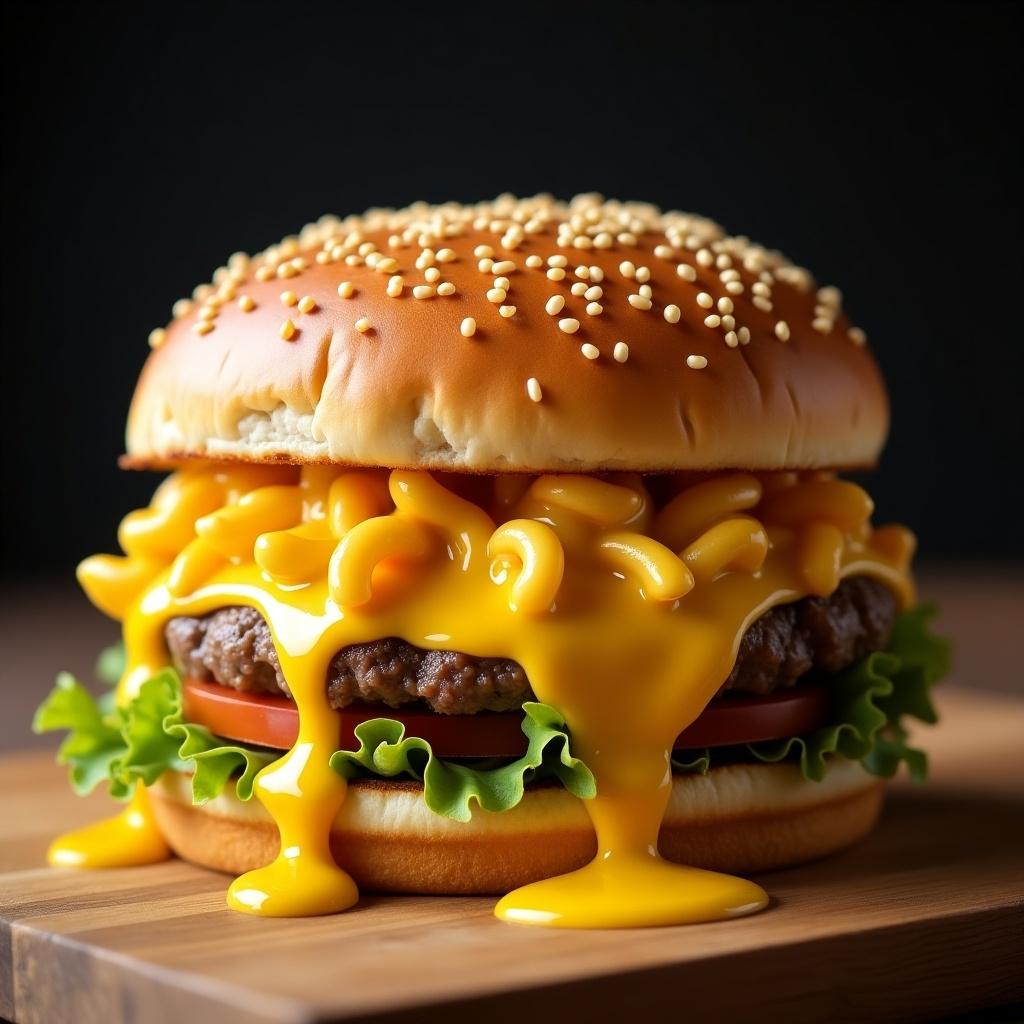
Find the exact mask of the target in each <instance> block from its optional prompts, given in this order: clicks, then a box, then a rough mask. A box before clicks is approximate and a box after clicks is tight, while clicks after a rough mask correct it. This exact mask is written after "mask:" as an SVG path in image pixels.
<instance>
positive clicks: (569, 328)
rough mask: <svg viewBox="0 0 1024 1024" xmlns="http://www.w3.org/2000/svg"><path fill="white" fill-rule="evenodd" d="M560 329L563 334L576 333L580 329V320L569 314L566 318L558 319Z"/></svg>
mask: <svg viewBox="0 0 1024 1024" xmlns="http://www.w3.org/2000/svg"><path fill="white" fill-rule="evenodd" d="M558 329H559V330H560V331H561V332H562V333H563V334H575V333H576V332H577V331H578V330H579V329H580V322H579V320H575V319H573V318H572V317H571V316H568V317H566V318H565V319H564V320H559V321H558Z"/></svg>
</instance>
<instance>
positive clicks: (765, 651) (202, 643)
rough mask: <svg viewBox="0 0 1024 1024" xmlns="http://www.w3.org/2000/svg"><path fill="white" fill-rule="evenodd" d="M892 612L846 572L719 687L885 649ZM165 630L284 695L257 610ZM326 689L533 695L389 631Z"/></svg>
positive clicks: (204, 666)
mask: <svg viewBox="0 0 1024 1024" xmlns="http://www.w3.org/2000/svg"><path fill="white" fill-rule="evenodd" d="M896 614H897V604H896V598H895V596H894V595H893V593H892V591H891V590H889V588H888V587H886V586H885V585H884V584H883V583H881V582H879V581H877V580H873V579H869V578H868V577H864V576H855V577H851V578H849V579H846V580H843V581H842V582H841V583H840V585H839V587H838V588H837V589H836V590H835V591H834V592H833V593H832V594H831V595H830V596H829V597H826V598H819V597H805V598H803V599H802V600H800V601H797V602H795V603H793V604H788V605H780V606H778V607H775V608H773V609H771V610H770V611H768V612H766V613H765V614H764V615H763V616H762V617H761V618H759V619H758V620H757V621H756V622H755V623H754V624H753V625H752V626H751V627H750V628H749V629H748V630H747V632H746V633H745V634H744V636H743V639H742V641H741V643H740V648H739V652H738V655H737V659H736V664H735V667H734V668H733V670H732V672H731V673H730V675H729V677H728V679H726V681H725V682H724V683H723V685H722V687H721V689H720V690H719V694H720V695H721V694H724V693H727V692H735V693H749V694H757V695H769V694H772V693H776V692H778V691H781V690H786V689H789V688H791V687H793V686H794V685H795V684H796V683H797V682H798V680H800V679H802V678H804V677H806V676H808V675H809V674H811V673H835V672H840V671H842V670H843V669H845V668H847V667H849V666H850V665H852V664H854V663H855V662H857V661H859V660H860V659H861V658H864V657H866V656H867V655H868V654H871V653H873V652H874V651H879V650H883V649H884V648H885V646H886V644H887V643H888V641H889V636H890V633H891V631H892V626H893V622H894V621H895V618H896ZM165 635H166V639H167V644H168V647H169V649H170V653H171V656H172V658H173V661H174V664H175V667H176V668H177V669H178V671H179V672H181V673H182V675H184V676H187V677H189V678H192V679H197V680H200V681H203V682H216V683H219V684H221V685H223V686H229V687H231V688H232V689H235V690H238V691H240V692H243V693H267V694H273V695H284V696H289V693H288V685H287V683H286V681H285V679H284V675H283V674H282V672H281V665H280V661H279V659H278V655H277V651H276V650H275V648H274V643H273V640H272V638H271V635H270V630H269V628H268V626H267V623H266V621H265V620H264V619H263V617H262V616H261V615H260V613H259V612H258V611H256V610H255V609H253V608H249V607H241V606H239V607H229V608H223V609H220V610H219V611H216V612H213V613H212V614H210V615H207V616H204V617H201V618H192V617H178V618H175V619H172V620H171V621H170V622H169V623H168V626H167V629H166V634H165ZM327 692H328V699H329V701H330V704H331V706H332V707H333V708H335V709H341V708H345V707H348V706H350V705H351V704H353V703H356V702H365V703H380V704H385V705H387V706H388V707H391V708H397V707H400V706H402V705H405V704H410V703H413V702H416V703H420V704H425V705H427V706H428V707H429V708H430V709H431V710H432V711H435V712H438V713H440V714H447V715H458V714H473V713H475V712H478V711H513V710H519V708H520V707H521V706H522V704H523V702H524V701H531V700H536V697H535V696H534V694H533V691H532V689H531V687H530V682H529V680H528V678H527V677H526V673H525V672H524V671H523V669H522V667H521V666H520V665H519V664H517V663H516V662H515V661H511V660H509V659H505V658H474V657H471V656H469V655H467V654H464V653H461V652H459V651H446V650H440V651H438V650H425V649H423V648H421V647H417V646H415V645H413V644H409V643H406V642H405V641H403V640H400V639H397V638H395V637H389V638H384V639H381V640H376V641H373V642H371V643H364V644H353V645H351V646H348V647H345V648H344V649H342V650H341V651H339V652H338V653H337V654H336V655H335V656H334V658H333V659H332V660H331V663H330V667H329V669H328V676H327Z"/></svg>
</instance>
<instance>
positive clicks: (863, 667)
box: [33, 607, 950, 821]
mask: <svg viewBox="0 0 1024 1024" xmlns="http://www.w3.org/2000/svg"><path fill="white" fill-rule="evenodd" d="M934 614H935V610H934V608H930V607H920V608H917V609H914V610H913V611H910V612H907V613H905V614H904V615H902V616H900V618H899V619H898V620H897V622H896V624H895V627H894V629H893V633H892V639H891V641H890V643H889V647H888V649H887V650H885V651H879V652H876V653H875V654H871V655H869V656H868V657H867V658H864V659H863V660H862V661H860V662H859V663H858V664H856V665H854V666H852V667H851V668H849V669H848V670H846V671H845V672H842V673H839V674H838V675H837V676H835V678H833V679H832V680H830V682H829V692H830V694H831V697H832V707H831V711H830V715H829V723H828V724H827V725H824V726H822V727H821V728H819V729H815V730H814V731H813V732H810V733H807V734H805V735H803V736H794V737H790V738H788V739H783V740H773V741H770V742H763V743H754V744H750V745H747V746H745V747H716V748H713V749H711V750H690V751H679V752H677V753H676V755H675V756H674V758H673V761H672V764H673V767H674V769H675V770H676V771H679V772H699V773H701V774H704V773H706V772H707V771H709V770H710V769H711V768H712V767H714V766H715V765H716V764H721V763H728V762H731V761H735V760H736V759H737V757H739V758H741V759H743V758H746V759H753V760H757V761H763V762H767V763H776V762H781V761H787V762H793V763H796V764H798V765H799V766H800V770H801V771H802V772H803V774H804V776H805V777H806V778H808V779H816V780H817V779H821V778H823V777H824V775H825V773H826V771H827V769H828V764H829V762H830V760H831V759H832V758H833V757H834V756H841V757H845V758H849V759H851V760H855V761H859V762H860V763H861V764H863V765H864V767H865V768H866V769H867V770H868V771H869V772H872V773H873V774H875V775H878V776H882V777H885V778H888V777H890V776H892V775H893V774H895V772H896V771H897V770H898V769H899V766H900V765H901V764H906V766H907V769H908V771H909V774H910V776H911V778H913V779H915V780H920V779H923V778H924V776H925V774H926V772H927V759H926V757H925V755H924V753H923V752H922V751H920V750H917V749H915V748H913V747H911V746H910V745H909V743H908V730H907V727H906V724H905V721H906V720H907V719H917V720H918V721H922V722H935V721H936V720H937V717H938V716H937V715H936V713H935V708H934V707H933V705H932V702H931V696H930V693H931V688H932V687H933V686H934V685H935V683H936V682H937V681H938V680H939V679H940V678H941V677H942V676H943V675H944V674H945V673H946V671H947V670H948V667H949V660H950V649H949V644H948V642H947V641H945V640H943V639H940V638H939V637H936V636H934V635H932V634H931V633H930V632H929V631H928V628H927V626H928V622H929V620H930V619H931V618H932V616H933V615H934ZM123 664H124V655H123V651H121V650H120V649H119V648H116V647H115V648H108V649H107V650H106V651H104V652H103V654H102V655H101V657H100V663H99V666H98V674H99V675H101V676H102V677H103V678H105V679H106V680H107V681H109V682H114V681H116V679H117V678H118V677H119V676H120V674H121V671H122V670H123ZM523 714H524V717H523V722H522V729H523V733H524V734H525V736H526V739H527V749H526V752H525V753H524V754H523V755H522V757H520V758H518V759H516V760H513V761H504V762H502V761H474V762H456V761H448V760H444V759H442V758H439V757H437V756H436V755H435V754H434V752H433V751H432V749H431V747H430V744H429V743H427V742H426V741H425V740H423V739H420V738H418V737H415V736H406V735H405V728H404V726H403V725H402V724H401V723H400V722H398V721H395V720H393V719H389V718H375V719H372V720H370V721H367V722H363V723H362V724H360V725H359V726H357V727H356V731H355V732H356V739H357V740H358V741H359V747H358V749H357V750H339V751H337V752H336V753H335V754H334V755H333V756H332V757H331V761H330V764H331V767H332V768H333V769H334V770H335V771H336V772H338V774H339V775H341V776H343V777H344V778H347V779H352V778H365V777H378V778H379V777H384V778H395V777H397V776H403V777H406V778H410V779H415V780H418V781H419V782H422V783H423V798H424V801H425V802H426V804H427V806H428V807H429V808H430V809H431V810H432V811H434V812H436V813H437V814H441V815H444V816H446V817H449V818H453V819H455V820H457V821H467V820H469V818H470V817H471V816H472V811H473V808H474V807H477V806H478V807H481V808H483V809H484V810H487V811H495V812H497V811H505V810H509V809H510V808H512V807H515V806H516V805H517V804H518V803H519V802H520V801H521V800H522V798H523V793H524V791H525V789H526V787H527V786H528V785H529V784H530V783H531V782H536V781H539V780H541V779H545V778H549V779H557V780H558V781H559V782H561V784H562V785H563V786H564V787H565V788H566V789H567V790H568V791H569V792H570V793H572V794H573V795H574V796H577V797H580V798H582V799H586V798H589V797H592V796H593V795H594V794H595V792H596V784H595V781H594V776H593V774H592V773H591V771H590V769H589V768H588V767H587V766H586V765H585V764H584V763H583V762H582V761H581V760H580V759H579V758H577V757H574V756H573V755H572V753H571V750H570V738H569V732H568V729H567V727H566V723H565V720H564V719H563V718H562V716H561V715H560V714H559V713H558V712H557V711H556V710H555V709H554V708H552V707H549V706H548V705H546V704H540V703H535V702H529V703H526V704H524V705H523ZM33 729H34V730H35V731H36V732H50V731H54V730H64V731H66V732H67V736H66V737H65V739H64V741H63V742H62V743H61V746H60V748H59V750H58V752H57V760H58V761H59V762H60V763H62V764H66V765H68V768H69V775H70V779H71V785H72V787H73V788H74V789H75V791H76V792H78V793H88V792H91V791H92V790H93V789H95V788H96V787H97V786H98V785H100V784H101V783H103V782H106V783H107V784H108V786H109V789H110V793H111V795H112V796H114V797H115V798H117V799H122V800H123V799H127V798H128V797H129V796H130V795H131V793H132V791H133V790H134V788H135V786H136V785H137V784H138V783H139V782H141V783H142V784H143V785H144V786H151V785H152V784H153V783H154V782H156V780H157V779H159V778H160V776H161V775H162V774H163V773H164V772H166V771H178V772H185V773H188V774H190V775H191V777H192V799H193V802H194V803H196V804H203V803H206V802H207V801H209V800H212V799H213V798H214V797H216V796H218V795H219V794H220V793H222V792H224V790H225V789H226V788H227V787H228V786H229V785H232V784H233V786H234V792H235V794H236V795H237V796H238V798H239V799H241V800H249V799H251V798H252V790H253V781H254V780H255V778H256V775H257V773H258V772H259V771H260V770H261V769H263V768H265V767H266V766H267V765H269V764H271V763H272V762H273V761H275V760H276V759H277V758H279V757H280V756H281V754H280V752H279V751H269V750H262V749H258V748H254V747H249V746H245V745H242V744H237V743H233V742H231V741H229V740H223V739H221V738H220V737H218V736H215V735H214V734H213V733H212V732H210V730H209V729H207V728H205V727H204V726H201V725H196V724H194V723H190V722H186V721H185V720H184V717H183V714H182V700H181V680H180V678H179V677H178V675H177V673H176V672H175V671H174V670H173V669H169V668H168V669H165V670H164V671H162V672H159V673H157V674H156V675H155V676H153V678H152V679H149V680H147V681H146V682H145V683H143V685H142V686H141V687H140V689H139V692H138V694H137V695H136V696H135V698H134V699H133V700H132V701H131V702H130V703H129V704H128V705H127V706H125V707H117V706H116V705H115V703H114V693H113V691H108V692H106V693H105V694H103V696H101V697H99V698H96V697H94V696H93V695H92V693H90V692H89V690H87V689H86V688H85V687H84V686H83V685H82V684H81V683H79V682H78V681H77V680H76V679H75V678H74V677H73V676H71V675H69V674H68V673H61V674H60V675H59V676H58V677H57V681H56V685H55V687H54V689H53V691H52V692H51V693H50V695H49V696H48V697H47V698H46V700H45V701H44V702H43V703H42V705H41V706H40V707H39V709H38V710H37V712H36V715H35V719H34V721H33Z"/></svg>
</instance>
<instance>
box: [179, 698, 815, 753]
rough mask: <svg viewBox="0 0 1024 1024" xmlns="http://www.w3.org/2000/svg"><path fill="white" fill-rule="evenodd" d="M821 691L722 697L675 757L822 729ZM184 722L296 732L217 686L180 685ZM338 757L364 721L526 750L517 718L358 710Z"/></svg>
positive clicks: (341, 723) (267, 704) (467, 745)
mask: <svg viewBox="0 0 1024 1024" xmlns="http://www.w3.org/2000/svg"><path fill="white" fill-rule="evenodd" d="M828 703H829V702H828V691H827V690H826V689H825V688H824V687H821V686H816V687H811V688H808V689H799V690H790V691H787V692H786V693H779V694H774V695H772V696H770V697H726V698H723V699H721V700H716V701H713V702H712V703H711V704H709V705H708V707H707V708H705V709H704V712H703V713H702V714H701V716H700V717H699V718H698V719H697V720H696V721H695V722H694V723H693V724H692V725H691V726H689V727H688V728H687V729H685V730H684V731H683V732H682V733H681V734H680V736H679V738H678V739H677V740H676V743H675V747H676V749H677V750H693V749H699V748H701V747H723V746H733V745H734V744H738V743H755V742H758V741H760V740H774V739H783V738H785V737H787V736H799V735H801V734H802V733H806V732H810V731H811V730H812V729H816V728H818V727H819V726H820V725H823V724H824V723H825V720H826V716H827V714H828ZM184 714H185V719H186V721H189V722H195V723H196V724H198V725H205V726H206V728H207V729H209V730H210V731H211V732H214V733H216V734H217V735H218V736H223V737H224V738H225V739H231V740H235V741H237V742H240V743H249V744H252V745H254V746H259V747H273V748H276V749H278V750H287V749H288V748H289V747H291V746H292V744H293V743H294V742H295V739H296V737H297V736H298V732H299V713H298V711H297V710H296V707H295V705H294V704H293V703H292V702H291V701H290V700H288V699H287V698H285V697H270V696H267V695H264V694H259V695H256V694H249V693H238V692H237V691H236V690H232V689H230V688H229V687H227V686H220V685H219V684H217V683H201V682H198V681H197V680H194V679H186V680H185V684H184ZM333 714H334V715H335V716H336V717H337V720H338V742H339V749H349V750H351V749H353V748H355V747H356V746H358V743H357V742H356V739H355V732H354V730H355V727H356V726H357V725H359V723H360V722H365V721H367V720H368V719H370V718H393V719H396V720H397V721H399V722H402V723H403V724H404V725H405V732H406V735H407V736H419V737H420V738H421V739H424V740H426V741H427V742H428V743H429V744H430V745H431V747H432V748H433V750H434V753H435V754H438V755H440V756H441V757H519V756H520V755H521V754H522V753H523V752H524V751H525V750H526V737H525V736H524V735H523V732H522V729H521V728H520V722H521V721H522V718H523V716H522V714H521V713H520V712H518V711H506V712H487V711H485V712H481V713H479V714H475V715H438V714H435V713H434V712H433V711H428V710H425V709H422V708H417V709H415V710H406V709H396V708H389V707H387V706H386V705H383V704H378V705H370V704H358V705H355V704H354V705H352V706H350V707H347V708H345V709H344V710H343V711H335V712H333Z"/></svg>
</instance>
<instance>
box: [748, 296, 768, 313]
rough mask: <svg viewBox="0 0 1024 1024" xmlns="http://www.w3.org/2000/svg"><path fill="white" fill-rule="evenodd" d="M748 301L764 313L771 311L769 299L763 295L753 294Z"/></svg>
mask: <svg viewBox="0 0 1024 1024" xmlns="http://www.w3.org/2000/svg"><path fill="white" fill-rule="evenodd" d="M750 301H751V302H752V303H753V304H754V305H755V306H756V307H757V308H758V309H760V310H763V311H764V312H765V313H770V312H771V311H772V304H771V301H770V300H768V299H766V298H765V297H764V296H763V295H755V296H754V297H753V298H752V299H751V300H750Z"/></svg>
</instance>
